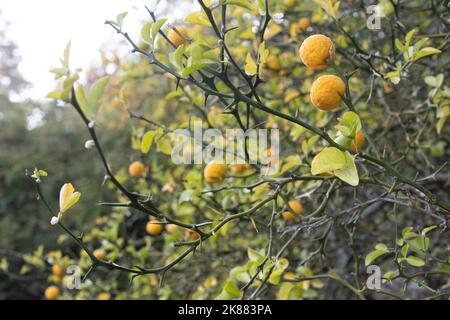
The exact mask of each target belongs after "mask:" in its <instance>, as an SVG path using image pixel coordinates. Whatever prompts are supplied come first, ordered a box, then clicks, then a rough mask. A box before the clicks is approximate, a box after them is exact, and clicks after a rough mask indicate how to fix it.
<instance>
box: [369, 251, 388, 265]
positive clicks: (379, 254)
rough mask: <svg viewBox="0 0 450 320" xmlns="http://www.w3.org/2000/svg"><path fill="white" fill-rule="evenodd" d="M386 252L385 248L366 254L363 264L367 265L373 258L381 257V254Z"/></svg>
mask: <svg viewBox="0 0 450 320" xmlns="http://www.w3.org/2000/svg"><path fill="white" fill-rule="evenodd" d="M386 253H388V252H387V251H386V250H375V251H372V252H370V253H369V254H368V255H367V256H366V260H365V262H364V263H365V265H366V266H368V265H370V264H371V263H372V262H373V261H375V259H377V258H378V257H381V256H382V255H385V254H386Z"/></svg>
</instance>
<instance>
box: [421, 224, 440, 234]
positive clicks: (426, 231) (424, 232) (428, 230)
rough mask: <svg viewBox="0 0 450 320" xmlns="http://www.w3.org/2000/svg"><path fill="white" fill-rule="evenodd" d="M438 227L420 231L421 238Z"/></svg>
mask: <svg viewBox="0 0 450 320" xmlns="http://www.w3.org/2000/svg"><path fill="white" fill-rule="evenodd" d="M437 227H438V226H429V227H427V228H425V229H423V230H422V232H421V233H422V236H426V235H427V233H428V232H430V231H433V230H434V229H436V228H437Z"/></svg>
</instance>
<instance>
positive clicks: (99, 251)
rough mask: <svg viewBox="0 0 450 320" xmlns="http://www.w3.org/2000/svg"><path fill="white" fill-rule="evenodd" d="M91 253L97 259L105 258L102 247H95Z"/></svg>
mask: <svg viewBox="0 0 450 320" xmlns="http://www.w3.org/2000/svg"><path fill="white" fill-rule="evenodd" d="M93 254H94V257H96V258H97V259H98V260H105V258H106V251H105V250H103V249H97V250H95V251H94V252H93Z"/></svg>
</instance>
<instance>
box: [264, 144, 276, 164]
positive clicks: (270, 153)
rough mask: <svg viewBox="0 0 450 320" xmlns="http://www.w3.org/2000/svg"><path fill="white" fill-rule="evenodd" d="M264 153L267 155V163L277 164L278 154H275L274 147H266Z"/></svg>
mask: <svg viewBox="0 0 450 320" xmlns="http://www.w3.org/2000/svg"><path fill="white" fill-rule="evenodd" d="M264 154H265V157H266V159H265V161H266V163H265V164H266V165H268V166H270V165H273V164H276V163H277V162H278V155H277V154H275V151H274V150H273V149H272V148H269V149H266V151H265V152H264ZM262 160H264V159H262ZM263 164H264V163H263Z"/></svg>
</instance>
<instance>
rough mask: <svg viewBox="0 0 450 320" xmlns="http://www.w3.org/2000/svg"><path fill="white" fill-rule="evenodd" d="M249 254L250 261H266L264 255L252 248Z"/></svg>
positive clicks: (248, 250)
mask: <svg viewBox="0 0 450 320" xmlns="http://www.w3.org/2000/svg"><path fill="white" fill-rule="evenodd" d="M247 254H248V258H249V259H250V261H255V262H260V261H262V260H263V259H264V256H263V254H261V253H260V252H258V251H256V250H254V249H252V248H248V249H247Z"/></svg>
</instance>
